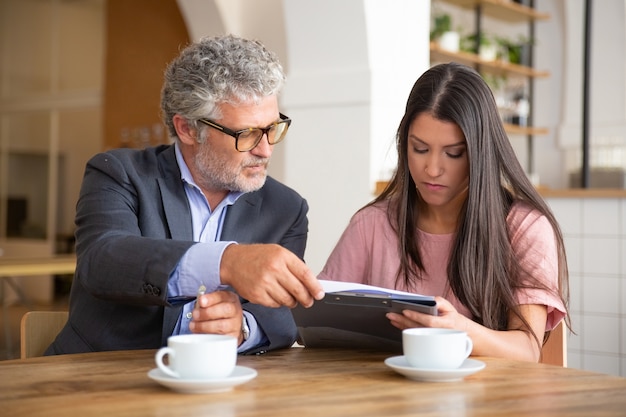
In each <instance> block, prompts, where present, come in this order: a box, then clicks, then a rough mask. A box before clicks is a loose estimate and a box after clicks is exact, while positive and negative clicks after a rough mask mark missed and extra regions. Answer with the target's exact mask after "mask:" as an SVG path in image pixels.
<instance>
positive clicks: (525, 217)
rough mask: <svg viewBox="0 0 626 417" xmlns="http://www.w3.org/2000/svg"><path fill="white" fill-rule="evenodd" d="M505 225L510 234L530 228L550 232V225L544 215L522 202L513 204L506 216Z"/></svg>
mask: <svg viewBox="0 0 626 417" xmlns="http://www.w3.org/2000/svg"><path fill="white" fill-rule="evenodd" d="M507 223H508V224H509V228H510V230H511V231H512V232H515V231H523V230H528V229H531V228H536V229H540V230H552V225H551V224H550V222H549V220H548V218H547V217H546V216H545V215H544V213H542V212H541V211H540V210H539V209H537V208H535V207H533V206H532V205H531V204H530V203H528V202H526V201H523V200H516V201H515V202H513V205H512V206H511V210H510V211H509V214H508V216H507Z"/></svg>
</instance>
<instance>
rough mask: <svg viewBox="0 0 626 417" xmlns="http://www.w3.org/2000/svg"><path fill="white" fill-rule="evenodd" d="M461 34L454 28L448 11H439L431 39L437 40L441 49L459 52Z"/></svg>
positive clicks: (435, 17)
mask: <svg viewBox="0 0 626 417" xmlns="http://www.w3.org/2000/svg"><path fill="white" fill-rule="evenodd" d="M460 39H461V36H460V34H459V32H458V31H454V30H452V18H451V17H450V15H449V14H448V13H439V14H437V15H435V16H434V19H433V26H432V30H431V31H430V40H431V41H434V42H437V44H438V45H439V47H440V48H441V49H445V50H447V51H452V52H458V50H459V44H460Z"/></svg>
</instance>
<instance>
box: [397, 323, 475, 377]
mask: <svg viewBox="0 0 626 417" xmlns="http://www.w3.org/2000/svg"><path fill="white" fill-rule="evenodd" d="M473 347H474V345H473V343H472V339H470V337H469V336H468V335H467V333H466V332H464V331H461V330H454V329H438V328H431V327H420V328H413V329H405V330H403V331H402V350H403V351H404V357H405V359H406V360H407V362H408V363H409V365H411V366H413V367H415V368H420V369H455V368H458V367H460V366H461V365H462V364H463V361H465V359H467V357H468V356H469V355H470V354H471V353H472V348H473Z"/></svg>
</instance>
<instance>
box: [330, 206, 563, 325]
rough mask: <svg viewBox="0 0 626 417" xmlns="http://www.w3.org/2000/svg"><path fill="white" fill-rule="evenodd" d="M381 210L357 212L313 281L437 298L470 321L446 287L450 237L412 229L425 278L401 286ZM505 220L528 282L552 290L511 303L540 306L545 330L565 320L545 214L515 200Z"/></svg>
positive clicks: (520, 295)
mask: <svg viewBox="0 0 626 417" xmlns="http://www.w3.org/2000/svg"><path fill="white" fill-rule="evenodd" d="M386 210H387V203H380V204H377V205H376V206H370V207H367V208H365V209H364V210H361V211H359V212H357V213H356V214H355V215H354V216H353V217H352V219H351V220H350V223H349V225H348V227H347V228H346V230H345V231H344V232H343V234H342V236H341V238H340V239H339V241H338V242H337V245H336V246H335V249H334V250H333V252H332V253H331V254H330V257H329V258H328V260H327V261H326V265H325V266H324V269H323V270H322V272H320V274H319V276H318V278H319V279H327V280H335V281H345V282H358V283H362V284H368V285H375V286H378V287H383V288H392V289H396V290H401V291H410V292H415V293H418V294H423V295H433V296H434V295H439V296H442V297H444V298H446V299H447V300H448V301H450V302H451V303H452V305H454V307H455V308H456V309H457V311H458V312H459V313H461V314H463V315H465V316H466V317H471V314H470V312H469V310H468V309H467V308H466V307H465V306H464V305H462V304H461V303H460V302H459V300H458V299H457V298H456V297H455V296H454V294H453V293H452V290H451V289H450V287H449V285H448V278H447V266H448V261H449V258H450V249H451V246H452V244H453V239H454V234H444V235H435V234H430V233H426V232H423V231H421V230H419V229H418V231H417V232H418V233H419V242H420V251H421V254H422V261H423V263H424V268H425V274H424V275H425V276H424V278H423V279H422V280H420V281H418V282H417V283H416V284H414V285H413V287H412V288H410V289H409V288H406V284H405V283H404V281H403V280H400V282H398V283H396V273H397V271H398V267H399V265H400V255H399V252H398V243H397V242H398V240H397V237H396V235H395V233H394V231H393V230H392V228H391V226H390V224H389V222H388V221H387V214H386ZM507 222H508V223H509V226H510V239H511V245H512V247H513V250H514V252H515V254H516V255H517V256H518V258H519V259H520V260H521V263H522V265H524V267H525V269H526V270H527V271H528V272H529V274H530V275H531V276H532V277H533V278H534V279H536V280H539V281H541V282H542V283H543V284H544V285H546V286H547V287H548V288H550V289H552V290H553V291H554V293H552V292H551V291H550V292H549V291H546V290H541V289H524V290H519V291H518V292H517V295H516V296H517V300H518V302H519V304H520V305H522V304H541V305H545V306H546V307H547V309H548V320H547V322H546V331H547V330H552V329H553V328H554V327H555V326H556V325H557V324H558V323H559V322H560V321H561V320H562V319H563V317H565V307H564V306H563V302H562V301H561V299H560V298H559V297H558V296H556V295H555V294H558V269H557V265H558V261H557V260H558V257H557V248H556V240H555V237H554V233H553V230H552V226H551V225H550V223H549V222H548V220H547V219H546V218H545V216H543V215H542V214H541V213H539V212H538V211H536V210H533V209H532V208H531V207H530V206H528V205H526V204H524V203H521V202H517V203H515V204H514V205H513V207H512V208H511V212H510V213H509V215H508V217H507Z"/></svg>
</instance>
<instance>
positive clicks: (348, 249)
mask: <svg viewBox="0 0 626 417" xmlns="http://www.w3.org/2000/svg"><path fill="white" fill-rule="evenodd" d="M361 213H362V212H357V213H356V214H355V215H354V216H353V217H352V218H351V219H350V223H349V224H348V226H347V227H346V229H345V230H344V231H343V233H342V235H341V237H340V238H339V241H338V242H337V244H336V245H335V248H334V249H333V251H332V252H331V254H330V256H329V257H328V259H327V261H326V265H324V268H323V269H322V272H320V273H319V275H318V278H319V279H326V280H332V281H344V282H358V283H366V282H367V281H368V275H369V273H368V272H367V264H368V262H367V259H368V257H369V256H368V249H367V248H368V246H369V245H368V242H369V241H370V240H371V236H370V235H369V234H368V233H367V232H366V229H365V228H364V227H363V223H364V216H363V215H362V214H361Z"/></svg>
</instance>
